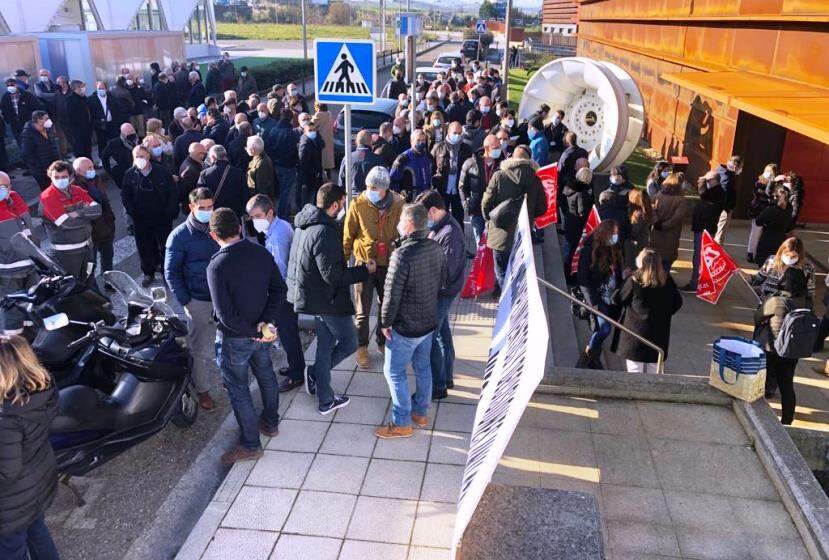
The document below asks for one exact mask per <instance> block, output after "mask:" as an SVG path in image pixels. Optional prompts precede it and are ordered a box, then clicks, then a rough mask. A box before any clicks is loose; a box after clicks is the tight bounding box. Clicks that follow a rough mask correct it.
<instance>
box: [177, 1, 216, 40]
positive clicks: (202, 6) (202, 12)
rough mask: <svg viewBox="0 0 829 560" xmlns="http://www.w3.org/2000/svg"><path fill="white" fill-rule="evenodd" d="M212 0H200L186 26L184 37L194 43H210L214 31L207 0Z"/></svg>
mask: <svg viewBox="0 0 829 560" xmlns="http://www.w3.org/2000/svg"><path fill="white" fill-rule="evenodd" d="M209 1H210V0H199V2H198V4H196V8H195V9H194V10H193V15H192V16H190V20H189V21H188V22H187V25H186V26H185V27H184V38H185V40H186V41H187V42H188V43H190V44H191V45H192V44H198V43H210V42H211V37H212V36H213V35H214V33H213V32H212V27H213V26H212V23H211V20H210V14H209V12H208V9H207V6H206V2H209Z"/></svg>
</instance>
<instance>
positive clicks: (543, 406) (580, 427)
mask: <svg viewBox="0 0 829 560" xmlns="http://www.w3.org/2000/svg"><path fill="white" fill-rule="evenodd" d="M594 407H595V401H591V400H589V399H579V398H574V397H560V396H557V395H544V394H536V395H534V396H533V398H532V401H531V402H530V404H529V406H528V407H527V409H526V410H525V411H524V414H523V416H522V417H521V422H520V425H522V426H527V427H531V428H546V429H552V430H567V431H576V432H589V431H590V424H591V422H592V421H593V420H594V419H595V418H596V416H597V413H596V411H595V410H594Z"/></svg>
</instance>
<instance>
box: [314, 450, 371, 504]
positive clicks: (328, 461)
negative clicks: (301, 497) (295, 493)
mask: <svg viewBox="0 0 829 560" xmlns="http://www.w3.org/2000/svg"><path fill="white" fill-rule="evenodd" d="M368 461H369V460H368V458H366V457H345V456H342V455H323V454H319V455H317V457H316V458H315V459H314V464H313V465H311V470H310V471H309V472H308V477H307V478H306V479H305V485H304V486H303V487H302V488H303V490H319V491H323V492H343V493H346V494H359V493H360V486H361V485H362V484H363V478H365V474H366V469H367V468H368Z"/></svg>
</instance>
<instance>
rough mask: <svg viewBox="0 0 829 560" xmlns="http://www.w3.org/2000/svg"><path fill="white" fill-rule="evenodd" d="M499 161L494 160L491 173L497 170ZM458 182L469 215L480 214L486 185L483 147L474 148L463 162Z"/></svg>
mask: <svg viewBox="0 0 829 560" xmlns="http://www.w3.org/2000/svg"><path fill="white" fill-rule="evenodd" d="M501 161H503V160H502V159H498V160H496V161H495V162H494V167H493V169H492V174H493V175H494V174H495V172H496V171H498V167H499V166H500V165H501ZM459 183H460V193H461V199H462V200H463V201H465V203H466V208H467V212H468V213H469V215H470V216H480V215H481V200H482V199H483V196H484V191H486V185H487V180H486V167H485V163H484V150H483V148H481V149H480V150H476V151H475V153H474V154H472V155H471V156H470V157H468V158H467V159H466V161H465V162H463V166H461V177H460V181H459Z"/></svg>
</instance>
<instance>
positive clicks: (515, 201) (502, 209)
mask: <svg viewBox="0 0 829 560" xmlns="http://www.w3.org/2000/svg"><path fill="white" fill-rule="evenodd" d="M523 203H524V195H523V194H522V195H521V196H516V197H515V198H508V199H507V200H505V201H503V202H501V203H500V204H498V206H496V207H495V208H493V209H492V212H490V213H489V219H490V221H491V222H492V224H493V225H494V226H495V227H497V228H498V229H508V228H512V227H514V226H515V224H516V223H517V222H518V215H519V214H520V213H521V205H522V204H523Z"/></svg>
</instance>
